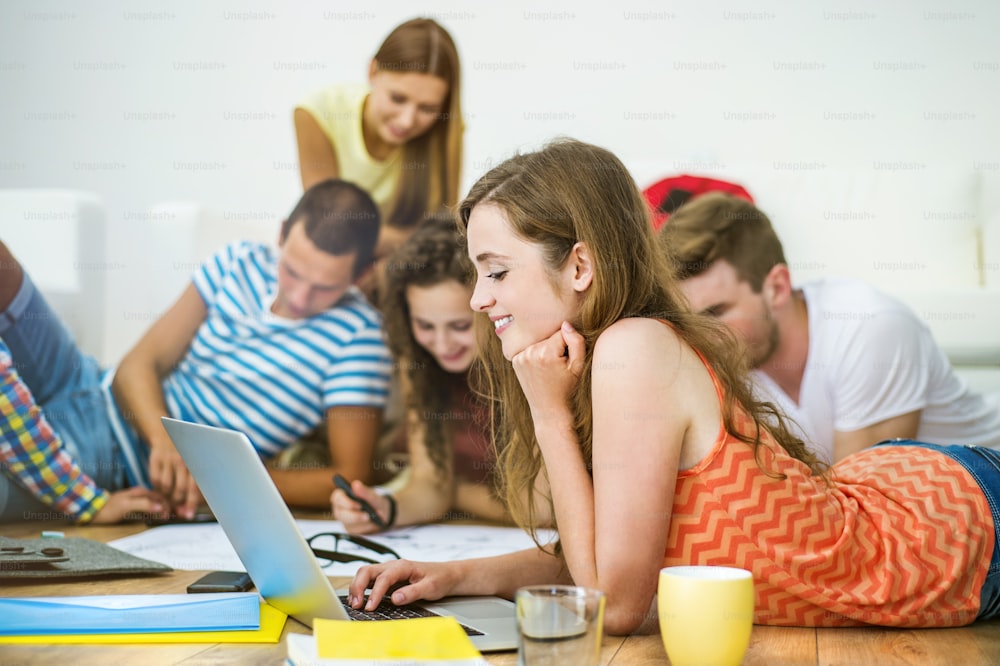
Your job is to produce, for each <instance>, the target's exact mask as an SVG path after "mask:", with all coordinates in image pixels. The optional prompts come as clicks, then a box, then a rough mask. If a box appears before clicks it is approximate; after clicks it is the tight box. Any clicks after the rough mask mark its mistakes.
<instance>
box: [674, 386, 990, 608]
mask: <svg viewBox="0 0 1000 666" xmlns="http://www.w3.org/2000/svg"><path fill="white" fill-rule="evenodd" d="M710 372H711V371H710ZM714 379H715V377H714V374H713V380H714ZM716 386H717V390H718V384H716ZM737 426H738V427H739V428H741V429H743V430H744V431H746V432H752V430H751V428H752V422H751V421H750V419H749V418H748V417H746V416H745V415H742V417H741V418H740V419H739V420H738V423H737ZM764 437H765V439H764V440H763V442H762V443H761V446H760V448H759V455H758V457H759V463H760V465H758V461H757V460H755V459H754V453H753V450H752V449H751V447H750V446H749V445H748V444H745V443H744V442H742V441H740V440H738V439H736V438H735V437H733V436H732V435H731V434H730V433H728V432H725V431H724V430H721V431H720V433H719V437H718V440H717V441H716V444H715V447H714V448H713V449H712V451H711V453H710V454H709V455H708V456H706V457H705V459H704V460H702V461H701V462H700V463H699V464H698V465H697V466H695V467H694V468H691V469H688V470H684V471H682V472H681V473H680V474H678V477H677V487H676V493H675V498H674V505H673V516H672V518H671V521H670V535H669V538H668V541H667V550H666V555H665V558H664V566H673V565H678V564H712V565H727V566H736V567H742V568H745V569H749V570H750V571H751V572H753V576H754V588H755V602H756V608H755V615H754V622H755V623H757V624H769V625H782V626H809V627H836V626H856V625H864V624H876V625H885V626H898V627H944V626H958V625H964V624H968V623H970V622H972V621H973V620H975V619H976V615H977V612H978V611H979V605H980V590H981V588H982V586H983V582H984V580H985V579H986V574H987V570H988V568H989V564H990V558H991V556H992V553H993V548H994V541H995V537H994V524H993V518H992V516H991V513H990V507H989V505H988V504H987V501H986V499H985V497H984V495H983V493H982V491H981V490H980V488H979V486H978V484H977V483H976V481H975V479H974V478H973V477H972V476H971V475H970V474H969V473H968V472H967V471H966V470H965V468H964V467H962V465H961V464H960V463H958V462H956V461H954V460H952V459H951V458H949V457H948V456H946V455H944V454H941V453H939V452H936V451H930V450H923V449H914V448H913V447H905V446H881V447H874V448H870V449H866V450H864V451H862V452H860V453H857V454H855V455H853V456H850V457H849V458H847V459H845V460H844V461H842V462H841V463H839V464H838V465H836V466H835V467H834V469H833V471H832V479H833V483H832V484H830V485H827V484H826V483H825V482H824V481H823V479H821V478H817V477H815V476H813V475H812V473H811V472H810V470H809V468H808V467H807V466H806V465H805V464H803V463H801V462H800V461H798V460H796V459H794V458H792V457H791V456H790V455H789V454H788V453H787V452H785V450H784V449H783V448H781V446H780V445H778V444H777V443H776V442H775V441H774V440H773V438H772V437H771V436H770V434H769V433H765V435H764ZM764 470H768V471H770V472H778V473H781V474H784V475H786V476H787V479H784V480H782V479H779V478H773V476H769V475H768V474H767V473H766V472H765V471H764Z"/></svg>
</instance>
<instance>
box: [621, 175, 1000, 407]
mask: <svg viewBox="0 0 1000 666" xmlns="http://www.w3.org/2000/svg"><path fill="white" fill-rule="evenodd" d="M629 166H630V168H631V169H632V172H633V175H634V176H635V178H636V182H637V183H638V184H639V186H640V187H646V186H648V185H650V184H652V183H654V182H656V181H657V180H659V179H660V178H664V177H667V176H670V175H676V174H678V173H681V172H684V173H697V174H699V175H709V176H715V177H719V178H724V179H726V180H729V181H733V182H737V183H739V184H741V185H743V186H744V187H745V188H746V189H747V190H748V191H749V192H750V194H751V195H752V196H753V197H754V200H755V202H756V205H757V206H758V207H759V208H760V209H761V210H763V211H764V212H765V213H766V214H767V215H768V217H769V218H770V219H771V221H772V223H773V224H774V227H775V229H776V230H777V232H778V235H779V237H780V238H781V240H782V244H783V245H784V249H785V257H786V259H787V260H788V262H789V265H790V268H791V271H792V277H793V281H795V282H796V283H802V282H805V281H808V280H812V279H815V278H819V277H823V276H824V275H849V276H854V277H858V278H861V279H864V280H867V281H869V282H871V283H873V284H875V285H877V286H879V287H881V288H882V289H884V290H885V291H887V292H889V293H892V294H894V295H896V296H898V297H899V298H901V299H902V300H903V301H905V302H906V303H908V304H909V305H910V306H911V307H912V308H913V309H914V311H915V312H916V313H917V315H918V316H920V317H921V318H922V319H923V320H924V321H926V322H927V324H928V325H929V326H930V328H931V330H932V331H933V332H934V336H935V338H936V339H937V341H938V343H939V344H940V345H941V346H942V348H943V349H944V350H945V351H946V352H947V354H948V356H949V358H950V359H951V360H952V363H953V364H954V365H955V367H956V369H957V370H958V371H959V374H961V375H962V376H963V377H965V378H966V379H967V380H968V381H969V383H970V384H971V385H972V386H973V387H974V388H976V389H978V390H989V391H998V390H1000V175H998V174H997V172H996V171H995V170H989V169H981V168H977V167H976V165H972V164H969V165H947V166H932V165H928V164H919V163H906V162H903V163H873V164H871V165H867V166H865V167H863V168H860V169H850V170H849V169H842V168H835V167H832V166H829V165H824V164H817V163H808V162H807V163H788V164H785V163H781V162H773V163H769V164H691V165H678V166H680V167H682V168H679V169H669V168H668V169H664V168H663V166H662V165H657V164H651V163H646V162H640V163H633V164H630V165H629Z"/></svg>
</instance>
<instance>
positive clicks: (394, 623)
mask: <svg viewBox="0 0 1000 666" xmlns="http://www.w3.org/2000/svg"><path fill="white" fill-rule="evenodd" d="M313 634H314V635H315V636H316V648H317V651H318V652H319V656H320V658H321V659H414V660H419V659H473V658H476V657H482V655H481V654H480V653H479V650H477V649H476V647H475V646H474V645H473V644H472V641H470V640H469V637H468V636H466V635H465V631H464V630H463V629H462V626H461V625H460V624H459V623H458V620H456V619H455V618H453V617H443V616H442V617H420V618H414V619H412V620H390V621H387V622H352V621H349V620H323V619H317V620H316V621H315V623H314V624H313Z"/></svg>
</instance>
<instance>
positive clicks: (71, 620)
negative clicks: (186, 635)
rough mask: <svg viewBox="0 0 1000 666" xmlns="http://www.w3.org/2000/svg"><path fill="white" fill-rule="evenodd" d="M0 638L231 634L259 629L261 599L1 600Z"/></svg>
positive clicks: (181, 596)
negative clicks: (19, 636) (198, 633)
mask: <svg viewBox="0 0 1000 666" xmlns="http://www.w3.org/2000/svg"><path fill="white" fill-rule="evenodd" d="M0 617H3V618H4V620H3V622H2V623H0V635H7V636H15V635H33V634H88V633H102V634H105V633H125V634H128V633H151V632H152V633H156V632H180V631H183V632H186V631H234V630H252V629H259V628H260V597H259V596H258V595H257V594H256V593H253V592H232V593H220V594H123V595H105V596H82V597H9V598H0Z"/></svg>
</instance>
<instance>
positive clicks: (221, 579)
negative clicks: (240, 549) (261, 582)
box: [187, 571, 253, 594]
mask: <svg viewBox="0 0 1000 666" xmlns="http://www.w3.org/2000/svg"><path fill="white" fill-rule="evenodd" d="M251 587H253V581H252V580H250V575H249V574H247V573H245V572H243V571H212V572H211V573H207V574H205V575H204V576H202V577H201V578H199V579H198V580H196V581H195V582H193V583H191V584H190V585H188V587H187V591H188V594H196V593H199V592H246V591H247V590H249V589H250V588H251Z"/></svg>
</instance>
